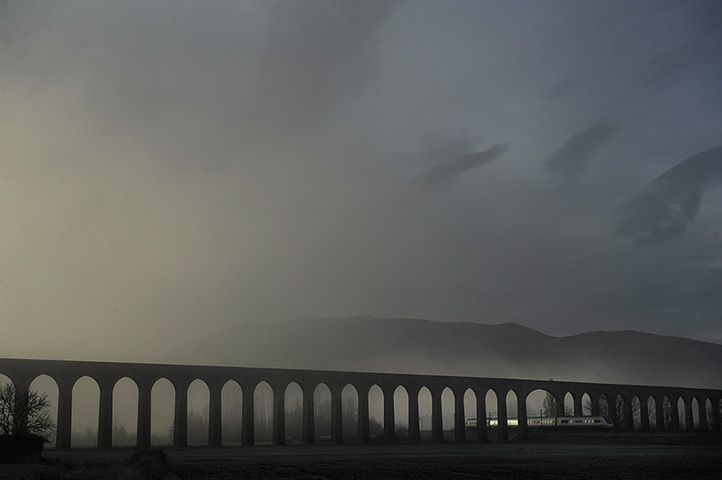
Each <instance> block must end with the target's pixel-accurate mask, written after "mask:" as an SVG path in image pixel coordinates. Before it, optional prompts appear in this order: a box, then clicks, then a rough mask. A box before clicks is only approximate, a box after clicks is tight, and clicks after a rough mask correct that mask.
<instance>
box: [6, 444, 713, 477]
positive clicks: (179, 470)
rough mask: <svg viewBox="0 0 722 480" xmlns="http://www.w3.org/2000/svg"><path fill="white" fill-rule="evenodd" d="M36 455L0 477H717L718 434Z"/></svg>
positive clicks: (115, 451) (94, 451) (118, 450)
mask: <svg viewBox="0 0 722 480" xmlns="http://www.w3.org/2000/svg"><path fill="white" fill-rule="evenodd" d="M134 453H135V450H132V449H113V450H85V451H71V452H53V451H48V452H45V454H44V457H45V461H44V462H43V463H42V464H36V465H0V480H6V479H7V480H10V479H12V480H16V479H17V480H19V479H28V480H40V479H54V478H69V479H78V480H88V479H118V480H120V479H129V480H130V479H167V480H171V479H173V480H175V479H199V480H206V479H207V480H210V479H272V478H279V479H292V480H295V479H396V478H417V479H439V478H452V479H462V478H464V479H468V478H483V479H492V480H493V479H527V478H531V479H558V478H564V479H569V478H572V479H574V478H579V479H582V478H584V479H719V478H722V437H721V436H711V435H710V436H704V435H703V436H696V437H695V436H685V435H666V436H659V435H657V436H654V435H646V436H639V435H637V436H635V435H626V436H625V435H618V436H616V442H613V441H612V438H610V437H609V436H606V437H599V438H597V439H596V440H595V439H594V437H593V436H592V437H590V436H575V437H569V436H566V437H564V436H562V437H561V438H558V437H555V436H544V437H537V438H532V440H531V441H530V442H525V443H508V444H499V443H493V442H490V443H484V444H469V443H467V444H421V445H411V444H395V445H340V446H336V445H311V446H287V447H259V446H256V447H240V448H186V449H172V448H171V449H166V450H164V454H165V457H166V462H167V463H165V464H163V463H162V460H161V459H160V456H159V454H158V452H156V453H155V454H151V455H148V456H147V457H142V458H141V459H140V460H138V459H137V457H136V459H135V460H134V461H129V459H130V458H131V456H132V455H133V454H134Z"/></svg>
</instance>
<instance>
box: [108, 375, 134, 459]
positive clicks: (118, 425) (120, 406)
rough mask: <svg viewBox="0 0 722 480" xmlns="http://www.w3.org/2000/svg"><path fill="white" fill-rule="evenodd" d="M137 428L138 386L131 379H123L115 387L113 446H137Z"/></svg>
mask: <svg viewBox="0 0 722 480" xmlns="http://www.w3.org/2000/svg"><path fill="white" fill-rule="evenodd" d="M137 428H138V384H137V383H135V380H133V379H132V378H130V377H123V378H120V379H119V380H118V381H117V382H115V385H113V431H112V445H113V446H114V447H129V446H135V445H136V437H137V432H136V430H137Z"/></svg>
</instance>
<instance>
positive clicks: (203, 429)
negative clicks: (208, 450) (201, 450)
mask: <svg viewBox="0 0 722 480" xmlns="http://www.w3.org/2000/svg"><path fill="white" fill-rule="evenodd" d="M186 392H187V395H188V409H187V412H186V415H187V421H188V424H187V425H188V432H187V434H188V435H187V442H188V443H187V444H188V445H191V446H194V445H208V443H209V442H208V410H209V404H210V398H211V397H210V395H211V393H210V389H209V388H208V384H207V383H206V382H205V381H204V380H201V379H200V378H196V379H195V380H193V381H192V382H191V383H190V384H189V385H188V389H187V390H186Z"/></svg>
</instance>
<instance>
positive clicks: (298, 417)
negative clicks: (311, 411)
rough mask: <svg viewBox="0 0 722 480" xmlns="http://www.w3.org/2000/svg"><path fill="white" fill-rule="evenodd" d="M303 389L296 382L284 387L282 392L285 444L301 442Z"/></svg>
mask: <svg viewBox="0 0 722 480" xmlns="http://www.w3.org/2000/svg"><path fill="white" fill-rule="evenodd" d="M303 400H304V398H303V388H301V385H299V384H298V383H297V382H291V383H289V384H288V385H286V388H285V389H284V391H283V408H284V415H285V432H284V435H285V436H286V439H285V442H286V444H293V443H302V442H303Z"/></svg>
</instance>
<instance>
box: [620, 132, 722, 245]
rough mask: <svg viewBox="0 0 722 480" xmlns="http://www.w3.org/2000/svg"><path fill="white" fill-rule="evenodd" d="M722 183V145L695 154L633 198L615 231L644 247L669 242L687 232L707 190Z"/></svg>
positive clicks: (624, 208)
mask: <svg viewBox="0 0 722 480" xmlns="http://www.w3.org/2000/svg"><path fill="white" fill-rule="evenodd" d="M720 182H722V146H719V147H715V148H711V149H709V150H705V151H703V152H700V153H697V154H695V155H692V156H691V157H688V158H686V159H684V160H682V161H681V162H679V163H678V164H677V165H675V166H674V167H672V168H670V169H669V170H667V171H666V172H664V173H663V174H662V175H660V176H658V177H657V178H655V179H654V180H652V181H651V182H650V183H649V185H647V187H646V188H645V189H644V190H643V191H642V192H640V193H639V194H637V195H636V196H634V197H632V198H631V199H629V200H628V201H627V202H626V203H625V204H624V206H623V211H622V213H621V219H620V220H619V222H618V223H617V225H616V227H615V228H614V232H615V233H617V234H618V235H621V236H625V237H629V238H631V239H633V240H634V242H635V243H638V244H641V245H660V244H662V243H665V242H667V241H668V240H670V239H672V238H674V237H676V236H678V235H681V234H682V233H684V232H685V231H686V230H687V227H688V226H689V224H690V223H691V222H692V221H693V220H694V219H695V218H696V217H697V214H698V213H699V210H700V206H701V204H702V198H703V194H704V193H705V191H706V190H707V189H708V188H710V187H712V186H716V185H719V184H720Z"/></svg>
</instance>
